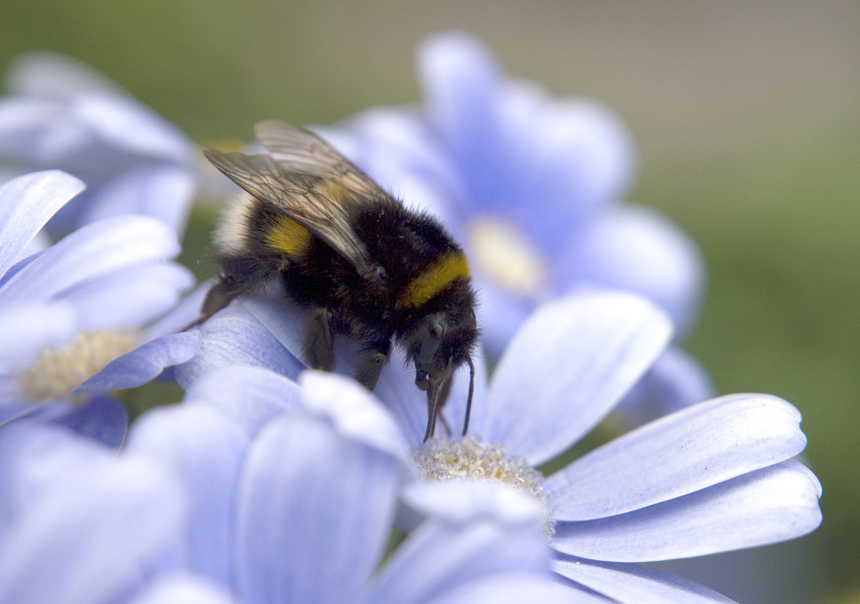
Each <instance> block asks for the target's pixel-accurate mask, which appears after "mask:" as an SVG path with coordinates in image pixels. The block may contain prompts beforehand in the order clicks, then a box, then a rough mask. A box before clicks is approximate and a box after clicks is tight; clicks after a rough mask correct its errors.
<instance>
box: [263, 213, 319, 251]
mask: <svg viewBox="0 0 860 604" xmlns="http://www.w3.org/2000/svg"><path fill="white" fill-rule="evenodd" d="M310 242H311V233H310V231H308V230H307V229H306V228H305V227H303V226H302V225H300V224H299V223H298V222H296V221H295V220H293V219H292V218H289V217H287V216H284V215H283V214H275V215H274V216H273V217H272V225H271V227H269V232H268V233H266V243H267V244H268V245H269V247H270V248H272V249H274V250H276V251H278V252H282V253H284V254H286V255H287V256H299V255H301V254H302V253H304V251H305V250H306V249H307V248H308V245H309V244H310Z"/></svg>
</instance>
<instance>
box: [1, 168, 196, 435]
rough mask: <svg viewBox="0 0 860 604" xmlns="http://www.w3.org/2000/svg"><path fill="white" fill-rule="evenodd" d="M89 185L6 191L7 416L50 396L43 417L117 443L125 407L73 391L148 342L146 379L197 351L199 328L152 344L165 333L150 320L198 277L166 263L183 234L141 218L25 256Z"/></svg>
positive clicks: (140, 370)
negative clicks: (52, 219) (42, 231)
mask: <svg viewBox="0 0 860 604" xmlns="http://www.w3.org/2000/svg"><path fill="white" fill-rule="evenodd" d="M82 189H83V183H81V181H80V180H78V179H77V178H75V177H73V176H70V175H68V174H66V173H63V172H60V171H46V172H38V173H34V174H29V175H26V176H21V177H18V178H16V179H13V180H12V181H10V182H9V183H7V184H5V185H4V186H3V187H2V188H0V422H2V421H4V420H8V419H9V418H12V417H15V416H16V415H18V414H22V413H25V414H26V413H31V412H32V411H33V409H34V404H40V403H54V404H52V405H43V407H42V408H41V412H42V413H43V414H45V415H47V416H49V417H52V418H53V419H55V420H58V421H63V422H66V423H67V424H68V425H69V426H70V427H73V428H76V429H78V430H80V431H83V432H86V433H90V434H91V435H92V436H94V437H96V438H99V439H102V440H105V441H107V442H111V443H112V444H115V445H118V444H119V443H120V442H122V437H123V435H124V433H125V423H126V418H125V411H124V410H123V409H122V407H121V406H119V404H118V403H116V402H111V401H110V399H107V398H105V397H104V396H103V395H102V392H103V391H104V390H106V389H97V388H95V389H90V390H89V391H88V392H87V393H86V394H84V393H79V392H76V391H75V388H76V387H78V386H79V385H80V384H81V383H82V382H83V381H84V380H86V379H87V378H89V377H90V376H91V375H93V374H94V373H96V372H97V371H98V370H99V369H101V368H102V367H103V366H104V365H106V364H107V363H109V362H110V361H112V360H113V359H116V358H117V357H120V356H121V355H123V354H125V353H127V352H129V351H130V350H132V349H135V348H136V347H137V346H140V345H142V344H143V345H144V349H143V353H141V354H139V355H138V358H140V359H144V360H145V361H146V362H145V363H143V364H142V365H139V366H138V367H137V368H136V371H137V377H138V378H139V379H142V376H143V374H148V379H152V378H153V377H155V376H156V375H158V373H160V371H161V369H162V368H163V367H165V366H167V365H172V364H175V363H178V362H181V361H183V360H186V359H188V358H190V357H191V356H192V355H193V354H194V353H195V352H196V350H197V348H198V344H199V342H198V338H197V336H196V335H195V334H174V335H172V336H167V337H166V338H162V339H160V340H159V341H158V342H151V340H153V338H154V337H156V336H160V335H162V334H163V330H162V328H161V327H160V326H159V325H158V324H157V323H153V321H154V320H155V319H157V318H158V317H159V316H161V315H162V314H164V313H165V312H167V311H168V310H170V309H171V308H172V307H173V306H174V305H175V304H176V303H177V300H178V299H179V296H180V295H181V293H182V292H183V291H184V290H186V289H188V288H189V287H190V286H191V285H192V284H193V278H192V276H191V274H190V273H189V271H188V270H187V269H185V268H184V267H181V266H179V265H178V264H175V263H173V262H170V261H169V258H172V257H174V256H175V255H176V254H177V253H178V252H179V244H178V243H177V241H176V234H175V233H174V232H173V231H172V230H171V229H170V228H169V227H167V226H166V225H165V224H164V223H162V222H160V221H158V220H155V219H153V218H147V217H144V216H118V217H114V218H107V219H103V220H99V221H97V222H93V223H90V224H88V225H85V226H84V227H81V228H80V229H78V230H77V231H74V232H73V233H71V234H70V235H68V236H66V237H65V238H64V239H62V240H61V241H59V242H58V243H56V244H55V245H53V246H51V247H49V248H47V249H45V250H43V251H41V252H37V253H35V254H30V255H26V253H27V248H28V244H29V243H30V241H31V240H32V239H33V237H34V236H35V235H36V234H37V233H38V232H39V230H40V229H41V228H42V226H43V225H44V224H45V222H46V221H47V220H48V219H50V217H51V216H52V215H53V214H54V213H55V212H56V211H57V209H58V208H60V207H62V206H63V204H65V203H66V202H67V201H68V200H69V199H71V198H73V197H74V196H75V195H76V194H78V193H79V192H80V191H81V190H82ZM147 343H148V344H147ZM148 379H143V380H142V381H138V382H137V383H134V384H128V385H129V386H131V385H139V384H140V383H143V381H148ZM88 402H90V403H93V404H91V405H84V403H88ZM75 405H77V407H76V406H75Z"/></svg>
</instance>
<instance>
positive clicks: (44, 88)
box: [6, 50, 125, 99]
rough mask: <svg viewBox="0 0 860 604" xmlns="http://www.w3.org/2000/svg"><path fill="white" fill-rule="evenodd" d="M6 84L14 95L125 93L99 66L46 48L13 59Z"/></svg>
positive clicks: (65, 96) (60, 97) (67, 96)
mask: <svg viewBox="0 0 860 604" xmlns="http://www.w3.org/2000/svg"><path fill="white" fill-rule="evenodd" d="M6 85H7V87H8V89H9V90H10V91H11V92H12V93H14V94H20V95H27V96H33V97H46V98H54V99H66V98H70V97H72V96H74V95H76V94H79V93H81V92H101V93H111V94H115V95H122V94H125V90H124V89H122V88H121V87H120V86H119V85H118V84H116V83H115V82H113V81H112V80H110V79H108V78H107V77H105V75H104V74H103V73H101V72H100V71H98V70H97V69H93V68H92V67H90V66H89V65H87V64H85V63H82V62H81V61H78V60H77V59H73V58H72V57H69V56H66V55H63V54H60V53H56V52H50V51H44V50H38V51H33V52H27V53H24V54H22V55H19V56H18V57H17V58H15V59H14V60H13V61H12V64H11V65H10V66H9V71H8V73H7V74H6Z"/></svg>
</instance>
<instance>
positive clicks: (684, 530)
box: [552, 461, 821, 562]
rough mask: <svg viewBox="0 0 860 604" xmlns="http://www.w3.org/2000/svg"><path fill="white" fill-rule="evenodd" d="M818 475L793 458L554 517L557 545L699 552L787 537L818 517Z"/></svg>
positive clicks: (611, 554)
mask: <svg viewBox="0 0 860 604" xmlns="http://www.w3.org/2000/svg"><path fill="white" fill-rule="evenodd" d="M820 496H821V483H819V482H818V479H817V478H816V477H815V475H814V474H812V472H810V471H809V470H808V469H807V468H805V467H804V466H802V465H800V464H799V463H797V462H794V461H784V462H782V463H778V464H775V465H773V466H769V467H767V468H763V469H761V470H756V471H754V472H750V473H749V474H744V475H743V476H739V477H737V478H733V479H731V480H728V481H726V482H723V483H720V484H717V485H715V486H712V487H709V488H707V489H704V490H701V491H697V492H695V493H691V494H689V495H685V496H683V497H678V498H677V499H672V500H670V501H665V502H663V503H658V504H655V505H652V506H650V507H647V508H644V509H639V510H636V511H633V512H629V513H627V514H621V515H619V516H612V517H609V518H602V519H599V520H590V521H584V522H559V523H558V526H557V529H556V533H555V535H554V537H553V543H552V545H553V547H554V548H555V549H557V550H558V551H561V552H564V553H567V554H571V555H573V556H579V557H582V558H590V559H592V560H604V561H608V562H648V561H658V560H672V559H677V558H689V557H693V556H703V555H707V554H714V553H718V552H725V551H731V550H735V549H743V548H747V547H756V546H759V545H766V544H769V543H778V542H780V541H785V540H788V539H794V538H796V537H799V536H801V535H805V534H806V533H809V532H810V531H813V530H815V529H816V528H817V527H818V525H819V524H821V510H820V509H819V507H818V498H819V497H820Z"/></svg>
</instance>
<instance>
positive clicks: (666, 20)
mask: <svg viewBox="0 0 860 604" xmlns="http://www.w3.org/2000/svg"><path fill="white" fill-rule="evenodd" d="M449 28H460V29H466V30H469V31H472V32H474V33H476V34H478V35H480V36H481V37H482V38H483V39H484V40H485V41H486V42H487V43H488V44H489V45H490V46H491V47H492V48H493V49H494V50H495V51H496V53H497V54H498V56H499V58H500V59H501V61H502V62H503V63H504V65H505V67H506V68H507V70H508V72H509V73H510V74H512V75H515V76H519V77H525V78H528V79H531V80H535V81H537V82H540V83H542V84H543V85H545V86H546V87H547V88H549V89H550V90H551V91H553V92H554V93H557V94H559V95H584V96H588V97H592V98H595V99H598V100H600V101H603V102H605V103H606V104H607V105H608V106H609V107H611V108H613V109H614V110H615V111H616V112H618V113H619V114H620V115H621V116H622V117H623V118H624V119H625V120H626V121H627V123H628V125H629V127H630V129H631V130H632V132H633V134H634V136H635V138H636V140H637V143H638V145H639V150H640V153H641V155H640V166H639V175H638V179H637V182H636V184H635V188H634V190H633V191H632V193H631V195H630V199H631V200H635V201H638V202H642V203H646V204H649V205H652V206H654V207H657V208H659V209H661V210H663V211H664V212H666V213H667V214H668V215H670V216H671V217H672V218H673V219H674V220H675V221H677V222H678V223H679V224H680V225H681V226H682V227H684V228H685V229H687V230H688V232H689V233H691V234H692V236H693V237H694V238H695V239H696V240H698V242H699V244H700V245H701V247H702V249H703V251H704V255H705V257H706V260H707V263H708V267H709V286H708V291H707V292H706V298H705V303H704V308H703V312H702V317H701V323H700V325H699V327H698V329H697V330H696V331H695V332H694V335H693V337H692V339H691V341H690V342H689V349H690V350H691V351H692V352H693V353H694V354H696V355H697V356H698V357H699V358H700V359H701V360H702V361H703V362H704V364H705V365H706V366H707V367H708V368H709V370H710V371H711V373H712V375H713V377H714V379H715V381H716V384H717V386H718V388H719V390H720V392H721V393H729V392H740V391H761V392H770V393H774V394H777V395H779V396H782V397H784V398H786V399H788V400H789V401H791V402H792V403H794V404H795V405H797V406H798V407H799V408H800V410H801V411H802V412H803V414H804V423H803V427H804V430H805V431H806V433H807V435H808V436H809V447H808V448H807V452H806V455H807V459H808V461H809V463H810V464H811V466H812V467H813V469H814V470H815V471H816V473H817V474H818V476H819V478H820V479H821V481H822V483H823V485H824V497H823V499H822V501H821V507H822V509H823V511H824V523H823V525H822V526H821V528H820V529H819V530H818V531H817V532H816V533H814V534H813V535H811V536H809V537H806V538H803V539H801V540H798V541H796V542H792V543H789V544H784V545H776V546H770V547H768V548H764V549H761V550H757V551H755V552H744V553H741V554H736V555H728V556H717V557H712V558H708V559H705V560H700V561H698V562H696V563H692V564H689V565H687V567H686V568H685V572H687V574H688V576H691V577H693V578H695V579H697V580H699V581H701V582H703V583H705V584H707V585H709V586H712V587H714V588H716V589H718V590H721V591H722V592H723V593H726V594H727V595H729V596H732V597H735V598H746V600H745V601H747V602H849V601H860V600H857V599H856V598H857V594H858V593H860V506H858V502H860V477H858V467H857V465H855V464H857V463H858V462H860V445H858V438H857V435H856V433H855V430H856V429H857V428H858V427H860V319H858V309H857V305H858V300H860V237H858V235H857V231H858V227H860V111H858V109H860V3H857V2H852V1H850V0H845V1H837V0H823V1H818V2H796V1H782V2H761V1H752V2H720V3H716V2H714V3H703V2H677V1H676V2H670V1H660V2H648V3H639V2H613V3H602V2H564V1H561V0H557V1H548V0H547V1H543V0H541V1H534V2H508V1H504V2H492V1H489V0H485V1H451V0H444V1H437V2H433V3H430V2H393V1H385V0H378V1H359V2H349V3H348V2H340V1H336V0H321V1H317V2H293V1H280V2H279V1H275V0H245V1H243V2H231V1H228V0H169V1H168V0H142V1H134V0H132V1H128V2H116V1H115V0H78V1H69V0H6V2H4V3H3V11H2V18H0V65H3V66H5V65H6V64H8V62H9V61H10V60H11V59H12V58H13V57H15V56H16V55H17V54H19V53H20V52H23V51H26V50H31V49H50V50H56V51H61V52H64V53H67V54H69V55H71V56H74V57H76V58H78V59H80V60H82V61H84V62H87V63H89V64H90V65H92V66H94V67H96V68H98V69H99V70H101V71H103V72H104V73H106V74H108V75H109V76H111V77H112V78H114V79H115V80H117V81H118V82H119V83H120V84H122V85H123V86H124V87H126V88H127V89H128V90H129V91H130V92H131V93H132V94H134V95H135V96H136V97H138V98H139V99H141V100H142V101H143V102H145V103H147V104H149V105H150V106H152V107H153V108H154V109H155V110H157V111H158V112H160V113H161V114H162V115H164V116H165V117H166V118H167V119H168V120H170V121H171V122H173V123H174V124H176V125H178V126H179V127H180V128H181V129H183V130H184V131H185V132H187V133H188V134H189V135H191V136H192V137H194V138H195V139H196V140H198V141H204V142H206V141H214V140H220V139H226V138H235V139H248V138H249V137H250V136H251V131H252V130H251V129H252V125H253V124H254V122H256V121H258V120H261V119H266V118H280V119H284V120H287V121H290V122H293V123H309V122H313V123H327V122H333V121H336V120H339V119H341V118H344V117H346V116H348V115H350V114H352V113H355V112H357V111H359V110H361V109H363V108H366V107H368V106H370V105H377V104H399V103H406V102H414V101H417V100H418V99H419V91H418V87H417V84H416V80H415V73H414V65H413V57H414V49H415V46H416V44H417V43H418V41H419V40H421V38H422V37H423V36H424V35H426V34H427V33H430V32H434V31H438V30H442V29H449ZM201 228H205V227H201ZM201 228H197V229H192V232H198V231H200V230H201ZM852 594H854V595H853V596H852Z"/></svg>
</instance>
